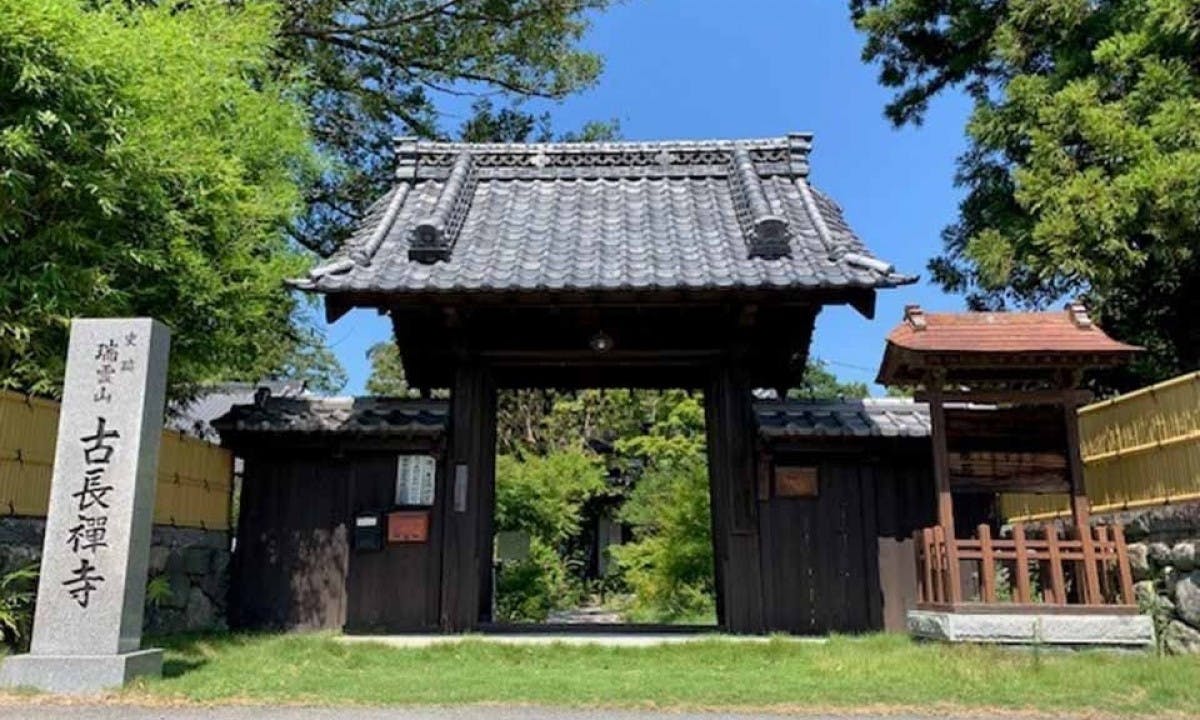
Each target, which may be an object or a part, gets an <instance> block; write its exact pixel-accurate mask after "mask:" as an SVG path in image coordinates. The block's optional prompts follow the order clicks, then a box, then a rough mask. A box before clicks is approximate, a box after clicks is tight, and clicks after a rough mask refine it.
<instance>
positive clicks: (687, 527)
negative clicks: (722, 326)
mask: <svg viewBox="0 0 1200 720" xmlns="http://www.w3.org/2000/svg"><path fill="white" fill-rule="evenodd" d="M675 399H676V400H677V402H676V403H674V404H673V406H672V407H671V408H670V411H669V412H668V413H666V415H665V416H664V417H663V418H662V419H661V420H659V421H657V422H655V423H654V424H653V426H651V427H650V428H649V429H648V430H647V432H645V433H644V434H642V435H638V436H634V437H629V438H624V439H622V440H621V441H620V442H619V443H618V444H617V449H618V452H619V453H620V454H621V455H622V456H624V457H627V458H629V459H631V460H635V461H637V462H638V463H639V465H640V466H641V467H643V468H644V469H643V470H642V472H641V474H640V477H639V478H638V480H637V483H636V484H635V485H634V486H633V490H632V492H631V493H630V495H629V497H628V499H627V500H626V502H625V505H624V506H623V507H622V509H621V515H620V517H621V520H622V521H623V522H625V523H627V524H628V525H630V526H631V527H632V528H633V533H634V541H633V542H631V543H628V544H625V545H623V546H621V547H618V548H616V549H615V556H616V559H617V562H618V564H619V565H620V567H621V570H622V572H623V573H624V576H625V580H626V582H627V583H628V584H629V587H630V589H631V590H632V591H633V598H634V606H633V608H632V612H633V613H634V615H635V617H640V618H645V619H648V620H653V621H666V620H678V619H681V618H687V619H690V618H695V617H697V616H707V615H710V614H711V612H712V610H713V608H714V606H715V605H714V603H715V601H714V597H715V595H714V590H715V583H714V580H713V548H712V520H711V507H710V500H709V491H708V464H707V459H706V456H705V435H704V410H703V408H702V406H701V405H700V403H699V402H698V401H697V399H696V398H695V397H691V396H675Z"/></svg>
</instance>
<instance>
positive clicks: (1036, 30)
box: [851, 0, 1200, 384]
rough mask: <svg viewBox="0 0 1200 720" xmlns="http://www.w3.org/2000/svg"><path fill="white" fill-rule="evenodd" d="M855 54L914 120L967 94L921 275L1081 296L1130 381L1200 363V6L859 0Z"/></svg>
mask: <svg viewBox="0 0 1200 720" xmlns="http://www.w3.org/2000/svg"><path fill="white" fill-rule="evenodd" d="M851 7H852V10H853V12H854V17H855V22H856V23H857V25H858V27H859V28H860V29H862V30H863V31H864V32H866V34H867V41H866V46H865V49H864V53H863V54H864V58H865V59H867V60H869V61H874V62H877V63H878V64H879V66H880V80H881V82H882V83H883V84H885V85H887V86H889V87H894V88H897V89H898V90H897V94H896V96H895V98H894V99H893V101H892V102H891V103H890V104H889V105H888V108H887V114H888V116H889V117H890V118H891V119H892V120H893V121H894V122H895V123H897V124H903V123H911V122H920V120H921V118H922V116H923V114H924V112H925V111H926V109H927V107H928V102H929V100H930V99H931V98H932V97H933V96H935V95H936V94H937V93H938V92H940V91H942V90H943V89H945V88H947V87H950V86H961V87H963V88H965V89H966V90H967V91H968V92H969V93H970V95H971V96H972V97H973V99H974V104H975V106H974V112H973V114H972V116H971V119H970V122H969V124H968V127H967V134H968V137H969V140H970V147H969V149H968V151H967V152H966V153H965V154H964V155H963V157H962V158H961V159H960V164H959V171H958V175H957V180H958V182H959V183H960V184H961V185H963V186H964V187H966V189H967V195H966V197H965V199H964V200H963V201H962V203H961V206H960V217H959V219H958V221H957V222H956V223H955V224H954V225H952V226H950V227H949V228H947V229H946V231H945V233H944V242H945V252H944V253H943V254H942V255H941V256H940V257H937V258H935V259H934V260H933V261H932V262H931V263H930V269H931V270H932V272H933V276H934V278H935V279H936V280H938V281H939V282H940V283H941V284H942V285H943V286H944V287H946V288H947V289H949V290H952V291H959V292H967V293H968V297H969V301H970V303H971V304H972V305H973V306H976V307H1003V306H1005V305H1007V304H1017V305H1031V306H1045V305H1047V304H1050V303H1053V302H1058V301H1061V299H1062V298H1064V297H1069V296H1080V297H1083V298H1084V299H1085V301H1086V302H1087V303H1088V305H1089V306H1090V307H1091V308H1092V309H1093V311H1094V312H1095V314H1096V315H1097V316H1098V319H1099V320H1100V322H1101V323H1102V324H1103V326H1104V327H1105V329H1106V330H1108V331H1110V332H1111V333H1113V334H1114V335H1116V336H1117V337H1119V338H1121V339H1123V340H1126V341H1130V342H1134V343H1138V344H1142V345H1144V346H1146V347H1147V349H1148V350H1149V352H1148V353H1147V356H1146V358H1145V359H1143V360H1142V361H1140V363H1139V364H1138V365H1137V366H1135V375H1136V377H1134V378H1125V379H1124V381H1123V382H1124V383H1125V384H1129V383H1134V384H1140V383H1141V382H1144V381H1148V380H1154V379H1160V378H1162V377H1165V376H1169V375H1171V374H1174V373H1177V372H1181V371H1185V370H1190V369H1194V368H1196V367H1197V366H1198V365H1200V323H1197V322H1196V321H1195V318H1196V316H1197V315H1198V314H1200V292H1197V290H1196V288H1198V287H1200V258H1198V257H1197V248H1198V246H1200V243H1198V239H1200V63H1197V61H1196V58H1197V57H1200V12H1197V5H1196V3H1195V1H1194V0H1099V1H1096V0H971V1H964V2H958V1H956V2H946V1H945V0H852V2H851Z"/></svg>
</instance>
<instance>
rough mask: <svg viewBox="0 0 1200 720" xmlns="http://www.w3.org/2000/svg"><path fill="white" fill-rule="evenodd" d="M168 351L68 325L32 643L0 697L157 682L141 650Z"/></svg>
mask: <svg viewBox="0 0 1200 720" xmlns="http://www.w3.org/2000/svg"><path fill="white" fill-rule="evenodd" d="M169 346H170V332H169V331H168V330H167V328H166V327H165V326H164V325H162V324H161V323H159V322H158V321H156V320H152V319H147V318H136V319H111V320H110V319H81V320H75V321H73V322H72V323H71V340H70V346H69V349H68V351H67V373H66V378H65V380H64V383H63V399H62V407H61V410H60V414H59V421H58V439H57V444H56V446H55V452H54V474H53V478H52V480H51V485H50V509H49V512H48V513H47V516H46V537H45V540H44V543H43V550H42V567H41V574H40V576H39V579H38V592H37V609H36V611H35V614H34V622H33V642H32V645H31V647H30V652H29V654H28V655H17V656H14V657H10V658H8V659H7V660H5V661H4V664H3V666H0V684H2V685H6V686H9V687H15V686H27V687H34V688H38V689H41V690H46V691H50V692H60V693H87V692H96V691H99V690H103V689H105V688H112V687H117V686H120V685H122V684H124V683H125V682H126V681H128V680H129V679H130V678H132V677H134V676H137V675H158V674H161V672H162V651H161V650H143V649H141V639H142V612H143V604H144V602H145V594H146V565H147V561H148V556H149V549H150V531H151V525H152V523H153V520H154V488H155V482H156V477H155V476H156V474H157V470H158V446H159V442H160V440H161V437H162V420H163V407H164V404H165V402H166V378H167V353H168V349H169Z"/></svg>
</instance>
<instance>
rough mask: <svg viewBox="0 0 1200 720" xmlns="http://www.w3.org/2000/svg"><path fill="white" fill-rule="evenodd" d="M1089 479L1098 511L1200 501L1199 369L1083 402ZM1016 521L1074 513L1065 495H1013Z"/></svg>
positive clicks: (1008, 498) (1010, 507)
mask: <svg viewBox="0 0 1200 720" xmlns="http://www.w3.org/2000/svg"><path fill="white" fill-rule="evenodd" d="M1079 434H1080V446H1081V450H1082V452H1083V463H1084V465H1083V470H1084V471H1083V475H1084V484H1085V486H1086V488H1087V491H1088V496H1089V497H1090V498H1091V501H1092V511H1093V512H1096V513H1105V512H1119V511H1121V510H1132V509H1136V508H1144V507H1152V506H1155V505H1166V504H1170V503H1178V502H1188V501H1196V500H1200V372H1193V373H1188V374H1186V375H1181V376H1179V377H1177V378H1172V379H1170V380H1166V381H1164V382H1161V383H1158V384H1157V385H1151V386H1150V387H1145V388H1142V389H1140V390H1135V391H1133V392H1131V393H1126V394H1125V395H1118V396H1117V397H1114V398H1111V399H1109V400H1104V401H1101V402H1098V403H1094V404H1092V405H1087V406H1085V407H1082V408H1080V409H1079ZM1000 508H1001V512H1002V514H1003V515H1004V516H1005V517H1006V518H1009V520H1011V521H1024V520H1045V519H1049V518H1054V517H1062V516H1066V515H1069V514H1070V507H1069V502H1068V499H1067V497H1066V496H1065V495H1026V494H1006V495H1002V496H1001V498H1000Z"/></svg>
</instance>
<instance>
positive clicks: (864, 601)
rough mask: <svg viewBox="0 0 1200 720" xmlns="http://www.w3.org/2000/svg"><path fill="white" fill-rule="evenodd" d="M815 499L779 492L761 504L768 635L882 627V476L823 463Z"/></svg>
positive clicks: (855, 465) (848, 463)
mask: <svg viewBox="0 0 1200 720" xmlns="http://www.w3.org/2000/svg"><path fill="white" fill-rule="evenodd" d="M811 462H813V463H814V464H816V467H817V477H818V483H817V494H816V496H815V497H786V496H782V495H780V494H779V493H778V492H777V490H778V487H776V486H775V484H774V483H773V486H772V488H771V495H770V498H769V499H767V500H765V501H762V502H760V517H761V524H760V534H761V538H762V575H763V606H764V615H765V617H766V625H767V629H768V630H771V631H781V632H791V633H800V634H810V633H811V634H818V633H827V632H863V631H867V630H874V629H878V628H880V627H882V603H881V600H880V590H879V570H878V567H879V561H878V552H879V549H878V544H877V540H876V538H877V534H878V531H877V528H876V516H875V477H874V474H873V471H872V468H871V467H870V466H864V465H862V464H861V463H859V462H857V461H854V460H845V461H841V460H836V459H832V460H831V459H823V460H820V461H819V462H818V461H816V460H815V459H814V460H813V461H811Z"/></svg>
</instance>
